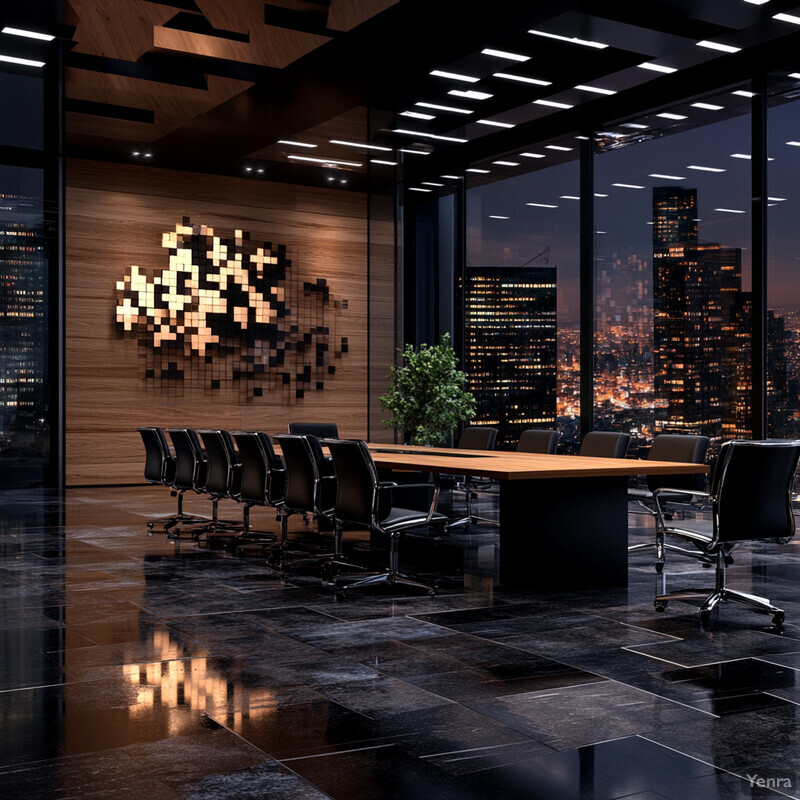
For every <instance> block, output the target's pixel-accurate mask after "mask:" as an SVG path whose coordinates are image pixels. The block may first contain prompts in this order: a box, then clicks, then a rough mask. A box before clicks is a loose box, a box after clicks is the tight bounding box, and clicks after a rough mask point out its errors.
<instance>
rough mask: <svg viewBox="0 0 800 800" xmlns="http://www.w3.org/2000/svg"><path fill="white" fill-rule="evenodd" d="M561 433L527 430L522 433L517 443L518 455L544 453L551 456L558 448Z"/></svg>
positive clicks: (534, 429) (535, 429)
mask: <svg viewBox="0 0 800 800" xmlns="http://www.w3.org/2000/svg"><path fill="white" fill-rule="evenodd" d="M560 438H561V431H543V430H539V429H537V428H529V429H528V430H526V431H522V433H521V434H520V435H519V441H518V442H517V452H518V453H545V454H549V455H552V454H553V453H555V452H556V448H557V447H558V440H559V439H560Z"/></svg>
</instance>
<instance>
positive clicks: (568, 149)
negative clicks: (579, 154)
mask: <svg viewBox="0 0 800 800" xmlns="http://www.w3.org/2000/svg"><path fill="white" fill-rule="evenodd" d="M544 149H545V150H560V151H561V152H562V153H570V152H572V150H573V149H574V148H572V147H564V146H563V145H560V144H546V145H545V146H544Z"/></svg>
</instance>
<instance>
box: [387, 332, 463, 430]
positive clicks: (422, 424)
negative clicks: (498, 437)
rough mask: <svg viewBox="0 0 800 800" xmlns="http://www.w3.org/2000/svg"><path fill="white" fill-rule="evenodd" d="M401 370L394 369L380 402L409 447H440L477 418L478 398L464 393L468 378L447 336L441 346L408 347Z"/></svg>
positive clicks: (397, 367) (389, 420)
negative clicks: (470, 420) (454, 429)
mask: <svg viewBox="0 0 800 800" xmlns="http://www.w3.org/2000/svg"><path fill="white" fill-rule="evenodd" d="M400 355H401V356H402V359H403V363H402V366H397V365H392V369H391V373H390V374H389V375H388V376H387V377H388V378H389V380H390V381H391V385H390V386H389V391H388V392H386V394H385V395H383V396H382V397H381V398H380V401H381V406H383V408H384V409H385V410H386V411H388V412H389V413H390V414H391V415H392V416H391V419H385V420H384V422H385V423H386V424H387V425H392V426H394V427H396V428H399V429H400V430H401V431H404V433H405V436H406V437H407V441H408V443H409V444H415V445H440V444H442V443H443V442H444V439H445V437H446V436H448V435H449V434H450V433H451V432H452V431H453V428H455V427H456V425H458V423H459V422H462V421H466V420H469V419H472V418H473V417H474V416H475V398H474V397H473V396H472V395H471V394H470V393H469V392H468V391H466V390H465V389H464V386H465V385H466V382H467V376H466V375H465V374H464V373H463V372H461V371H460V370H459V369H458V368H457V367H458V363H457V361H456V354H455V352H454V351H453V348H452V346H451V344H450V334H449V333H445V334H443V335H442V339H441V341H440V342H439V344H435V345H427V344H422V345H420V346H419V348H415V347H414V346H413V345H406V348H405V349H404V350H402V351H400Z"/></svg>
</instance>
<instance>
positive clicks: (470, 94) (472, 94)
mask: <svg viewBox="0 0 800 800" xmlns="http://www.w3.org/2000/svg"><path fill="white" fill-rule="evenodd" d="M447 94H451V95H453V97H466V98H467V100H488V99H489V98H490V97H494V95H492V94H489V93H488V92H476V91H475V90H474V89H467V90H466V91H462V90H461V89H451V90H450V91H449V92H448V93H447Z"/></svg>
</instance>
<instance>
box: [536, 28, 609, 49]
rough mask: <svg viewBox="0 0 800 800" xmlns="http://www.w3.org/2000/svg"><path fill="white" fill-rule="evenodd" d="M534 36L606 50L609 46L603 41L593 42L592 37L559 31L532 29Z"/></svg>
mask: <svg viewBox="0 0 800 800" xmlns="http://www.w3.org/2000/svg"><path fill="white" fill-rule="evenodd" d="M528 33H532V34H533V35H534V36H543V37H545V38H546V39H556V40H557V41H559V42H567V43H568V44H579V45H581V46H582V47H594V48H595V49H596V50H605V49H606V47H608V45H607V44H604V43H603V42H593V41H592V40H591V39H578V37H577V36H560V35H559V34H557V33H546V32H545V31H537V30H530V31H528Z"/></svg>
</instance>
